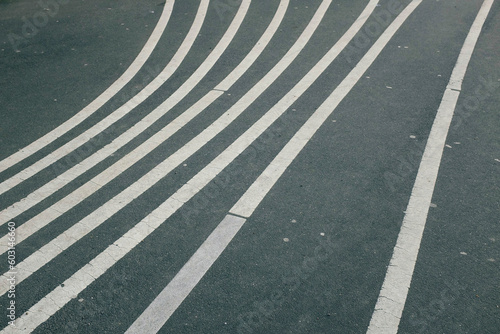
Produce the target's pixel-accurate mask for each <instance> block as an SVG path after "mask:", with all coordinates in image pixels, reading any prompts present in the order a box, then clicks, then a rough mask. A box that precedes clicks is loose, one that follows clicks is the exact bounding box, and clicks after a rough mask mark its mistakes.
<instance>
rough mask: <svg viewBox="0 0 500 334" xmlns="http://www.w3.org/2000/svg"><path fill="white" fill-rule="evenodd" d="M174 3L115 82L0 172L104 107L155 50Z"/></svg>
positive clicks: (169, 1)
mask: <svg viewBox="0 0 500 334" xmlns="http://www.w3.org/2000/svg"><path fill="white" fill-rule="evenodd" d="M174 3H175V1H174V0H167V1H166V3H165V6H164V7H163V12H162V14H161V16H160V19H159V20H158V22H157V23H156V26H155V28H154V30H153V32H152V33H151V36H149V39H148V40H147V42H146V44H144V47H143V48H142V50H141V52H139V54H138V55H137V57H136V58H135V59H134V61H133V62H132V64H130V66H129V67H128V68H127V70H126V71H125V72H123V74H122V75H121V76H120V77H119V78H118V79H117V80H116V81H115V82H113V84H112V85H111V86H109V87H108V88H107V89H106V90H105V91H104V92H103V93H102V94H101V95H99V96H98V97H97V98H96V99H95V100H94V101H92V102H91V103H90V104H89V105H87V106H86V107H85V108H83V109H82V110H81V111H80V112H78V113H77V114H76V115H74V116H73V117H71V118H70V119H69V120H67V121H66V122H64V123H63V124H61V125H59V126H58V127H57V128H55V129H54V130H52V131H50V132H49V133H47V134H45V135H44V136H42V137H41V138H39V139H37V140H35V141H34V142H32V143H31V144H29V145H28V146H26V147H25V148H23V149H21V150H20V151H18V152H16V153H14V154H12V155H10V156H9V157H7V158H5V159H3V160H2V161H0V172H2V171H4V170H6V169H7V168H9V167H11V166H14V165H15V164H17V163H18V162H20V161H22V160H24V159H26V158H27V157H29V156H30V155H32V154H33V153H35V152H38V151H39V150H41V149H42V148H44V147H45V146H47V145H49V144H50V143H52V142H53V141H54V140H56V139H57V138H59V137H60V136H62V135H63V134H65V133H66V132H68V131H69V130H71V129H73V128H74V127H76V126H77V125H78V124H80V123H81V122H83V121H84V120H85V119H87V118H88V117H89V116H90V115H92V114H93V113H94V112H96V111H97V110H98V109H99V108H100V107H102V106H103V105H104V104H105V103H106V102H108V101H109V100H110V99H111V98H112V97H113V96H115V95H116V93H118V92H119V91H120V90H121V89H122V88H123V87H124V86H125V85H126V84H127V83H128V82H129V81H130V80H131V79H132V78H133V77H134V76H135V75H136V74H137V72H139V70H140V69H141V67H142V66H143V65H144V63H145V62H146V60H147V59H148V58H149V56H150V55H151V53H152V52H153V50H154V48H155V47H156V44H158V41H159V40H160V37H161V35H162V34H163V32H164V31H165V27H166V26H167V23H168V21H169V19H170V15H171V14H172V10H173V7H174Z"/></svg>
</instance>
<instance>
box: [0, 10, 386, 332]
mask: <svg viewBox="0 0 500 334" xmlns="http://www.w3.org/2000/svg"><path fill="white" fill-rule="evenodd" d="M376 2H377V0H371V1H370V5H371V4H372V3H373V5H375V4H376ZM325 3H327V4H328V5H329V4H330V3H331V0H324V1H323V3H322V4H321V5H320V7H319V9H318V10H317V11H316V14H315V16H314V17H313V19H312V20H311V22H310V23H309V25H308V26H307V27H306V29H305V30H304V32H303V33H302V34H301V36H300V37H299V39H298V40H297V41H296V43H295V44H294V46H293V47H292V48H291V49H290V50H289V52H288V53H287V55H288V54H289V53H290V52H293V53H294V54H295V55H298V53H299V52H298V51H300V50H296V48H295V46H296V45H297V43H304V44H305V43H307V41H308V38H307V39H305V40H303V36H304V34H306V31H307V33H308V34H309V33H310V35H312V33H313V32H314V30H315V29H316V27H317V26H318V25H319V22H320V21H321V19H319V18H318V13H320V12H323V14H322V15H319V16H320V17H322V16H323V15H324V12H326V9H327V8H328V5H327V6H326V8H325V6H324V4H325ZM318 19H319V20H318ZM310 26H315V28H314V29H312V31H311V32H308V28H309V27H310ZM309 37H310V36H309ZM337 44H338V43H337ZM337 44H336V45H335V46H338V45H337ZM346 45H347V43H346ZM335 46H334V47H335ZM344 47H345V45H344ZM287 55H285V56H284V57H283V58H282V59H281V61H280V62H279V63H278V64H276V65H275V67H274V68H273V70H274V69H275V68H276V67H279V66H281V65H282V61H283V62H287V61H289V62H291V61H293V59H294V57H287ZM283 70H284V69H283ZM279 73H281V72H279ZM266 78H268V77H267V76H265V77H264V78H263V79H262V80H261V81H259V82H263V84H268V83H267V80H264V79H266ZM263 80H264V81H263ZM269 84H270V83H269ZM251 91H252V90H251ZM261 131H263V130H261ZM200 135H202V134H200ZM242 137H243V136H242ZM247 137H248V135H247ZM195 139H196V138H195ZM240 139H241V137H240ZM250 143H251V142H250ZM250 143H249V144H248V145H250ZM180 151H181V150H180ZM240 153H241V150H239V149H237V150H236V151H234V145H231V146H230V147H229V148H228V149H226V150H225V151H224V152H223V153H221V154H220V155H219V156H218V157H217V158H216V159H214V160H213V161H212V162H211V163H210V164H209V165H208V166H206V167H205V168H204V169H203V170H202V171H200V172H199V173H198V174H197V175H196V176H195V177H193V178H192V179H191V180H190V181H189V182H188V183H187V184H185V185H184V186H183V187H181V188H180V189H179V190H178V191H176V193H175V194H174V195H172V196H171V197H170V198H168V199H167V200H166V201H165V202H163V204H161V205H160V206H159V207H158V208H157V209H155V210H154V211H153V212H151V213H150V214H149V215H148V216H147V217H145V218H144V219H143V220H141V221H140V222H139V223H137V224H136V225H135V226H134V227H133V228H132V229H130V230H129V231H128V232H127V233H126V234H125V235H124V236H123V237H121V238H120V239H118V240H117V241H116V242H115V243H114V244H113V245H111V246H109V247H108V248H107V249H106V250H104V251H103V252H102V253H100V254H99V255H98V256H97V257H96V258H94V259H93V260H92V261H91V262H90V263H89V264H87V265H86V266H84V267H83V268H82V269H80V270H79V271H78V272H76V273H75V274H74V275H73V276H71V277H70V278H69V279H68V280H66V281H65V282H64V286H59V287H58V288H56V289H55V290H53V291H52V292H50V293H49V294H48V295H47V296H45V297H44V298H42V300H40V301H39V302H38V303H37V304H35V305H34V306H33V307H31V308H30V310H29V312H26V313H25V314H24V315H22V316H21V317H20V318H18V319H17V326H16V327H11V326H8V327H7V328H4V330H2V332H5V331H9V332H10V331H13V332H19V331H21V332H25V331H27V332H30V331H32V330H34V329H35V328H36V327H38V326H39V325H40V324H41V323H43V322H44V321H46V320H47V319H48V318H49V317H50V316H52V315H53V314H54V313H55V312H57V310H59V309H61V308H62V307H64V305H66V304H67V303H68V301H70V300H71V298H74V297H75V296H76V295H77V294H78V293H79V292H81V291H83V290H84V289H85V288H86V287H87V286H88V285H89V284H90V283H92V282H93V281H94V280H95V279H97V278H98V277H100V276H101V275H102V274H103V273H104V272H105V271H106V270H107V269H109V268H110V267H111V266H113V264H114V263H116V262H117V261H118V260H120V259H121V258H122V257H123V256H125V255H126V254H127V253H128V252H129V251H130V250H132V249H133V248H134V247H135V246H136V245H138V244H139V243H140V242H141V241H142V240H143V239H144V238H146V237H147V236H148V235H149V234H151V233H152V232H153V231H154V230H155V229H156V228H158V227H159V226H160V225H161V224H162V223H163V222H164V221H165V220H166V219H167V218H168V217H170V216H171V215H172V214H173V213H174V212H175V211H177V210H178V209H179V208H180V207H182V206H183V205H184V203H185V202H186V201H187V200H189V199H190V198H192V197H193V196H194V195H195V194H197V193H198V192H199V191H200V190H201V189H202V188H203V187H204V186H205V185H206V184H208V183H209V182H210V181H211V180H212V179H214V178H215V177H216V176H217V174H218V173H219V172H220V171H221V170H222V169H223V168H225V166H227V165H228V164H229V163H230V162H231V161H232V160H234V159H235V158H236V157H237V156H238V155H239V154H240ZM162 164H163V163H162ZM162 164H160V165H158V166H157V168H155V170H153V171H154V172H157V173H159V172H161V171H162ZM156 169H158V171H156ZM153 171H152V172H153ZM154 172H153V174H154ZM148 174H150V173H148ZM146 176H147V175H146ZM135 184H137V182H136V183H135ZM139 185H140V183H139ZM130 188H131V187H129V188H128V189H130ZM123 194H125V197H126V196H130V194H126V193H125V192H123V193H121V194H119V195H118V196H122V195H123ZM132 195H133V196H134V194H132ZM118 196H116V197H115V198H114V200H116V202H117V204H121V203H119V201H120V199H117V197H118ZM135 196H137V195H135ZM101 208H103V207H101ZM101 208H100V209H101ZM113 209H114V208H112V209H110V210H109V211H113ZM110 213H111V214H112V212H108V209H107V208H105V209H104V210H103V212H102V213H101V215H104V216H106V215H109V214H110ZM88 217H90V216H88ZM93 224H95V221H93V220H92V219H89V220H88V221H86V222H85V223H84V224H77V225H80V226H79V227H78V229H79V230H75V231H70V233H63V234H62V235H60V236H59V237H58V238H61V240H58V243H57V244H55V245H54V247H51V249H47V251H48V252H47V256H49V257H50V256H52V257H53V256H54V254H55V253H57V250H55V247H59V246H60V245H61V244H63V247H64V244H65V243H67V244H70V243H72V242H71V239H72V238H74V236H75V234H78V233H80V234H81V233H82V231H85V229H87V228H88V226H91V225H93ZM74 227H76V226H74ZM91 228H92V227H91ZM73 232H75V233H73ZM85 233H88V232H84V233H83V234H81V236H83V235H85ZM63 237H64V238H63ZM46 246H48V245H46ZM60 250H61V251H62V248H61V249H60ZM40 260H41V261H47V258H46V257H45V253H44V252H41V256H40ZM33 262H34V261H33ZM18 269H19V268H18ZM20 274H22V271H20V270H18V277H19V275H20ZM18 277H16V282H17V283H19V279H18ZM55 300H57V304H56V305H54V301H55Z"/></svg>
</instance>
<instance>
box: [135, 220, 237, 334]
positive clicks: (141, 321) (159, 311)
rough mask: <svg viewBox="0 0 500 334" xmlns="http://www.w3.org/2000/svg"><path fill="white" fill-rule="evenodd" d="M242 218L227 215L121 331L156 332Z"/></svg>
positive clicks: (198, 279) (218, 253)
mask: <svg viewBox="0 0 500 334" xmlns="http://www.w3.org/2000/svg"><path fill="white" fill-rule="evenodd" d="M245 221H246V219H244V218H240V217H236V216H233V215H227V216H226V217H225V218H224V220H222V222H221V223H220V224H219V226H217V228H216V229H215V230H214V231H213V232H212V233H211V234H210V236H209V237H208V238H207V240H205V241H204V242H203V244H202V245H201V246H200V248H199V249H198V250H197V251H196V253H195V254H194V255H193V256H192V257H191V258H190V259H189V261H188V262H187V263H186V264H185V265H184V266H183V267H182V269H181V270H180V271H179V272H178V273H177V274H176V275H175V277H174V278H173V279H172V281H170V283H169V284H168V285H167V287H166V288H165V289H163V291H162V292H161V293H160V294H159V295H158V296H157V297H156V298H155V300H154V301H153V302H152V303H151V304H150V305H149V306H148V308H147V309H146V310H145V311H144V312H143V313H142V314H141V316H140V317H139V318H137V320H136V321H135V322H134V323H133V324H132V326H130V328H129V329H128V330H127V331H126V332H125V334H142V333H151V334H152V333H157V332H158V331H159V330H160V329H161V327H162V326H163V325H164V324H165V322H167V320H168V319H169V318H170V316H171V315H172V314H173V313H174V312H175V310H176V309H177V308H178V307H179V305H180V304H181V303H182V301H183V300H184V299H185V298H186V297H187V296H188V295H189V293H190V292H191V290H193V288H194V287H195V286H196V285H197V284H198V282H199V281H200V279H201V278H202V277H203V275H205V273H206V272H207V271H208V269H210V267H211V266H212V263H213V262H215V260H217V258H218V257H219V256H220V254H222V252H223V251H224V249H225V248H226V246H227V244H229V242H230V241H231V240H232V239H233V238H234V236H235V235H236V233H238V231H239V230H240V228H241V226H243V224H244V223H245ZM193 273H196V275H193Z"/></svg>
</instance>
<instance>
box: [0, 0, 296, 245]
mask: <svg viewBox="0 0 500 334" xmlns="http://www.w3.org/2000/svg"><path fill="white" fill-rule="evenodd" d="M288 3H289V0H281V2H280V4H279V6H278V10H277V11H276V13H275V15H274V17H273V19H272V21H271V23H270V24H269V26H268V28H267V29H266V31H265V32H264V34H263V35H262V36H261V38H260V39H259V41H258V42H257V43H256V44H255V46H254V47H253V48H252V50H250V52H249V53H248V54H247V56H246V57H245V58H244V59H243V60H242V61H241V62H240V64H239V65H238V66H237V67H236V68H235V69H234V70H233V71H231V73H230V74H229V75H228V76H227V77H226V78H225V79H224V80H223V81H222V82H221V84H219V85H218V86H217V87H219V86H223V87H224V88H225V89H229V88H230V87H231V86H232V85H233V84H234V83H235V82H236V81H237V80H238V79H239V78H240V77H241V76H242V75H243V74H244V73H245V72H246V70H248V68H250V66H251V65H252V64H253V63H254V61H255V60H256V59H257V57H258V56H259V55H260V54H261V53H262V51H263V50H264V49H265V47H266V46H267V44H268V43H269V41H270V40H271V38H272V37H273V36H274V34H275V33H276V31H277V29H278V27H279V25H280V24H281V21H282V20H283V18H284V16H285V13H286V9H287V7H288ZM222 94H223V92H222V91H218V90H212V91H210V92H209V93H207V94H206V95H205V96H204V97H203V98H201V99H200V100H199V101H198V102H197V103H195V104H194V105H193V106H191V107H190V108H189V109H188V110H187V111H185V112H184V113H182V114H181V115H180V116H178V117H177V118H176V119H174V120H173V121H172V122H171V123H169V124H168V125H167V126H165V127H164V128H163V129H161V130H160V131H159V132H157V133H156V134H155V135H154V136H152V137H151V138H149V139H148V140H147V141H145V142H144V143H143V144H141V145H139V146H138V147H137V148H136V149H134V150H133V151H131V152H130V153H128V154H127V155H126V156H124V157H123V158H122V159H120V160H119V161H117V162H115V163H114V164H113V165H111V166H110V167H108V168H107V169H106V170H104V171H103V172H101V173H100V174H98V175H97V176H95V177H94V178H93V179H92V180H90V182H87V183H86V184H84V185H83V186H81V187H80V188H78V189H76V190H75V191H73V192H72V193H71V194H69V195H67V196H66V197H64V198H63V199H61V200H59V201H58V202H57V203H55V204H53V205H52V206H50V207H49V208H47V209H46V210H44V211H42V212H41V213H39V214H38V215H36V216H35V217H33V218H31V219H30V220H28V221H27V222H25V223H24V224H22V225H20V226H19V227H18V228H17V231H16V235H17V239H16V243H17V244H19V243H21V242H22V241H23V240H25V239H26V238H28V237H29V236H31V235H32V234H34V233H35V232H37V231H38V230H40V229H41V228H42V227H44V226H46V225H48V224H49V223H50V222H51V221H53V220H54V219H56V218H57V217H59V216H61V215H62V214H64V213H65V212H67V211H69V210H70V209H71V208H73V207H74V206H76V205H77V204H78V203H80V202H81V201H83V200H84V199H85V198H87V197H89V196H90V195H92V194H93V193H95V192H96V191H98V190H99V189H100V188H102V187H103V186H104V185H105V184H107V183H109V182H111V181H112V180H113V179H114V178H115V177H117V176H118V175H119V174H121V173H122V172H124V171H125V170H126V169H127V168H129V167H130V166H132V165H133V164H135V163H136V162H138V161H139V160H140V159H142V158H143V157H144V156H146V155H147V154H149V153H150V152H151V151H153V150H154V149H155V148H156V147H158V146H159V145H160V144H161V143H163V142H164V141H165V140H167V139H168V138H169V137H171V136H172V135H173V134H174V133H176V132H177V131H178V130H179V129H181V128H182V127H183V126H185V125H187V123H188V122H189V121H190V120H192V119H193V118H194V117H195V116H197V115H198V114H199V113H201V112H202V111H203V110H204V109H205V108H207V107H208V106H209V105H210V104H211V103H212V102H214V101H215V100H216V99H217V98H218V97H219V96H220V95H222ZM70 172H71V170H70ZM58 181H59V180H57V179H56V180H55V181H54V182H58ZM50 187H52V182H49V183H48V184H47V185H45V186H43V187H42V188H40V189H38V190H36V191H35V192H34V193H32V194H31V195H30V196H28V198H30V197H33V196H36V201H37V202H40V201H41V200H43V199H44V198H47V197H48V196H49V195H50V194H52V193H53V191H55V189H57V187H52V188H50ZM47 189H49V190H47ZM33 194H35V195H33ZM33 205H34V204H33ZM6 217H8V216H6ZM3 219H5V218H3ZM7 221H8V220H7ZM7 241H8V236H7V235H5V236H4V237H3V238H0V254H3V253H4V252H6V251H7V249H8V247H7V244H8V242H7Z"/></svg>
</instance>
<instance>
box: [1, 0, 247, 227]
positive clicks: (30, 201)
mask: <svg viewBox="0 0 500 334" xmlns="http://www.w3.org/2000/svg"><path fill="white" fill-rule="evenodd" d="M246 3H248V1H247V2H246ZM208 5H209V0H202V2H201V3H200V7H199V8H198V12H197V15H196V17H195V20H194V22H193V25H192V26H191V29H190V31H189V33H188V34H187V35H186V38H185V39H184V42H183V43H182V45H181V47H180V48H179V49H178V50H177V52H176V54H175V56H174V57H173V58H172V59H171V61H170V62H169V64H168V65H167V66H166V67H165V68H164V69H163V71H162V73H160V75H158V76H157V77H156V78H155V79H154V80H153V81H152V82H151V83H150V84H148V86H146V87H145V88H144V89H143V90H142V91H141V92H139V93H138V94H137V95H136V96H135V97H134V98H133V99H131V100H130V101H128V102H127V103H126V104H125V105H123V106H122V107H120V108H119V109H118V110H116V111H115V112H113V113H112V114H111V115H109V116H108V117H106V118H105V119H104V120H102V121H101V122H99V123H97V124H96V125H95V126H93V127H92V128H90V129H89V130H87V131H85V132H84V133H83V134H82V135H80V136H78V137H76V138H75V139H73V140H71V141H70V142H68V143H67V144H66V145H64V146H62V147H61V148H59V149H57V150H56V151H54V152H52V153H51V154H49V155H48V156H46V157H45V158H43V159H42V160H39V161H38V162H37V163H35V165H38V164H40V166H39V167H40V168H42V169H43V168H44V167H47V166H49V165H50V164H51V161H56V160H57V159H58V157H62V156H63V155H64V154H66V153H69V151H70V149H68V148H70V147H74V148H76V147H78V146H79V145H80V144H82V142H81V140H80V139H81V138H84V137H85V138H87V137H88V138H91V137H93V136H94V135H97V134H98V133H99V132H100V131H101V129H103V128H105V127H106V126H108V125H111V124H112V123H113V122H115V121H116V120H118V119H119V118H120V117H122V116H124V115H125V114H126V113H128V112H130V111H131V110H132V109H133V108H135V107H136V106H137V105H139V104H140V103H142V102H143V101H144V100H145V99H146V98H147V97H149V96H150V95H151V94H152V93H153V92H154V91H155V90H156V89H158V88H159V87H160V86H161V85H162V84H163V83H164V82H165V80H167V78H168V77H170V75H172V74H173V73H174V72H175V70H176V69H177V68H178V66H179V65H180V64H181V62H182V60H183V59H184V58H185V56H186V55H187V53H188V52H189V49H190V48H191V46H192V44H193V43H194V40H195V39H196V36H197V35H198V33H199V31H200V29H201V27H202V25H203V22H204V20H205V17H206V13H207V9H208ZM245 13H246V12H245ZM235 22H236V23H237V22H238V20H236V21H235V20H233V22H232V24H231V26H230V27H229V28H228V31H227V32H226V34H225V35H224V36H223V38H222V39H221V41H220V42H219V44H217V46H216V47H215V48H214V50H212V52H211V53H210V55H209V56H208V58H207V59H206V60H205V61H204V62H203V63H202V64H201V65H200V67H199V68H198V69H197V70H196V71H195V73H193V75H192V76H191V77H190V78H189V79H188V80H187V81H186V82H185V83H184V84H183V85H182V86H181V87H180V88H179V89H178V90H176V91H175V92H174V93H173V94H172V95H171V96H170V97H169V98H167V99H166V100H165V102H163V103H162V104H161V105H160V106H158V107H157V108H156V109H155V110H153V111H152V112H151V113H150V114H149V115H147V116H146V117H144V118H143V119H142V120H141V121H139V122H138V123H137V124H135V125H134V126H133V127H131V128H130V129H128V130H127V131H125V132H124V133H123V134H121V135H120V136H119V137H117V138H116V139H114V140H113V141H112V142H111V143H110V144H108V145H106V146H104V147H103V148H101V149H100V150H99V151H97V152H95V153H94V154H92V155H91V156H89V157H87V158H86V159H84V160H83V161H81V162H80V163H79V164H77V165H75V166H74V167H72V168H71V169H69V170H67V171H66V172H64V173H63V174H61V175H59V176H58V177H57V178H56V179H54V180H52V181H51V182H49V183H48V184H46V185H44V186H42V187H40V188H39V189H37V190H35V191H34V192H32V193H31V194H30V195H29V196H27V197H26V198H25V199H22V200H21V201H19V202H17V203H14V204H12V205H11V206H9V207H7V208H6V209H4V210H3V211H2V212H0V225H2V224H5V223H6V222H8V221H10V220H11V219H13V218H15V217H16V216H17V215H18V214H19V211H20V210H21V212H23V211H25V210H28V209H29V208H31V207H33V206H34V205H36V204H37V203H39V202H41V201H42V200H44V199H45V198H47V197H48V196H50V195H51V194H53V193H55V192H56V191H58V190H59V189H61V188H62V187H64V186H65V185H66V184H68V183H69V182H71V181H72V180H74V179H75V178H77V177H78V176H79V175H82V174H83V173H85V172H86V171H87V170H89V169H90V168H92V167H93V166H95V165H97V164H98V163H99V162H101V161H102V160H104V159H106V158H107V157H108V156H109V155H111V154H112V153H114V152H116V151H117V150H118V149H120V148H121V147H123V146H124V145H126V144H127V143H128V142H130V141H131V140H132V139H134V138H135V137H136V136H138V135H139V134H140V133H141V132H143V131H144V130H146V129H147V128H148V127H149V126H151V124H153V123H154V122H155V121H157V120H158V119H159V118H161V117H162V116H163V115H165V114H166V113H167V112H168V111H170V109H171V108H172V107H173V106H175V105H176V104H177V103H178V102H179V101H180V100H182V98H184V97H185V96H186V95H187V94H188V93H189V91H190V90H191V89H192V88H194V86H196V84H198V82H199V81H200V80H201V79H202V78H203V77H204V75H205V74H206V73H207V72H208V70H209V69H210V68H212V66H213V65H214V64H215V61H216V58H218V57H219V56H220V55H221V54H222V52H224V50H225V49H226V48H227V46H228V45H229V43H230V41H231V39H232V37H233V36H234V34H235V33H236V30H237V29H238V28H239V24H236V23H235ZM233 23H234V24H233ZM239 23H240V24H241V22H239ZM117 114H121V116H119V117H118V118H116V117H115V116H116V115H117ZM115 118H116V119H115ZM103 124H105V125H103ZM90 132H91V133H92V135H89V133H90ZM84 141H85V140H84ZM66 149H68V150H69V151H68V152H66V151H67V150H66ZM56 156H57V157H56ZM50 159H53V160H50ZM44 161H45V162H44ZM35 165H33V166H31V167H30V172H27V171H26V170H24V171H22V172H21V173H20V174H23V173H24V174H26V178H28V177H30V176H32V175H34V174H35V173H36V172H37V171H39V170H41V169H33V168H34V166H35ZM22 181H23V180H22V179H20V178H16V176H13V177H12V178H10V179H8V180H6V181H4V182H3V183H1V184H0V194H1V193H3V192H5V191H7V190H9V189H10V188H11V187H14V186H16V185H17V184H19V183H21V182H22Z"/></svg>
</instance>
